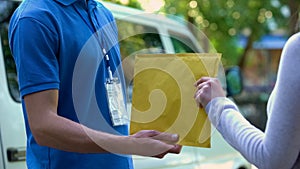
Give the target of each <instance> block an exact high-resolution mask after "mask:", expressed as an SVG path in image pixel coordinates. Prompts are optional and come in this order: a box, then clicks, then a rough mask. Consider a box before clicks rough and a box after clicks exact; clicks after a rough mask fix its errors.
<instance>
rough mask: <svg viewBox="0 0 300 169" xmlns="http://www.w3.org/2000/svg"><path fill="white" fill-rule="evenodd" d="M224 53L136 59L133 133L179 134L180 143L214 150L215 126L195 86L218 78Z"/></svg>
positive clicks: (139, 57)
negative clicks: (196, 96) (205, 79)
mask: <svg viewBox="0 0 300 169" xmlns="http://www.w3.org/2000/svg"><path fill="white" fill-rule="evenodd" d="M220 59H221V54H218V53H190V54H189V53H187V54H141V55H137V56H136V58H135V66H134V78H133V93H132V107H131V122H130V133H131V134H133V133H136V132H138V131H139V130H158V131H161V132H168V133H177V134H179V136H180V139H179V144H180V145H185V146H197V147H210V136H211V126H210V122H209V120H208V118H207V115H206V113H205V110H204V109H203V108H199V107H198V106H197V104H196V102H195V100H194V94H195V91H196V88H195V87H194V83H195V82H196V80H198V79H199V78H201V77H203V76H210V77H216V76H217V73H218V67H219V65H220Z"/></svg>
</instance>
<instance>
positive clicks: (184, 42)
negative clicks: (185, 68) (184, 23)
mask: <svg viewBox="0 0 300 169" xmlns="http://www.w3.org/2000/svg"><path fill="white" fill-rule="evenodd" d="M169 34H170V36H171V41H172V44H173V46H174V50H175V53H197V52H198V50H197V48H196V47H195V45H194V43H193V42H192V41H191V39H190V38H189V37H187V36H185V35H182V34H179V33H176V32H173V31H169Z"/></svg>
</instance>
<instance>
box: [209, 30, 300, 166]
mask: <svg viewBox="0 0 300 169" xmlns="http://www.w3.org/2000/svg"><path fill="white" fill-rule="evenodd" d="M206 112H207V113H208V116H209V119H210V120H211V122H212V123H213V125H214V126H215V127H216V128H217V130H218V131H219V132H220V133H221V134H222V135H223V137H224V139H225V140H226V141H227V142H228V143H229V144H231V145H232V146H233V147H234V148H235V149H237V150H238V151H239V152H240V153H241V154H242V155H243V156H244V157H245V158H246V159H247V160H248V161H249V162H251V163H253V164H254V165H256V166H257V167H258V168H259V169H300V155H299V152H300V33H298V34H295V35H294V36H292V37H291V38H290V39H289V40H288V41H287V43H286V45H285V47H284V49H283V51H282V55H281V60H280V64H279V70H278V77H277V81H276V85H275V88H274V90H273V92H272V94H271V96H270V98H269V101H268V108H267V112H268V121H267V126H266V130H265V132H264V133H263V132H262V131H260V130H259V129H257V128H255V127H254V126H253V125H251V124H250V123H249V122H248V121H247V120H246V119H245V118H244V117H243V116H242V115H241V114H240V113H239V110H238V108H237V106H236V105H235V104H234V103H233V102H232V101H231V100H229V99H227V98H223V97H219V98H215V99H213V100H212V101H211V102H210V103H209V104H208V105H207V106H206Z"/></svg>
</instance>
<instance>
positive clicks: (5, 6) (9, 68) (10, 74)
mask: <svg viewBox="0 0 300 169" xmlns="http://www.w3.org/2000/svg"><path fill="white" fill-rule="evenodd" d="M18 5H19V2H12V1H4V2H3V3H1V6H0V11H1V15H0V37H1V44H2V52H3V56H4V63H5V70H6V77H7V81H8V88H9V92H10V95H11V96H12V98H13V99H14V100H15V101H17V102H20V100H21V99H20V93H19V84H18V78H17V71H16V65H15V62H14V59H13V57H12V54H11V52H10V48H9V43H8V24H9V19H10V16H11V15H12V13H13V12H14V10H15V9H16V8H17V6H18Z"/></svg>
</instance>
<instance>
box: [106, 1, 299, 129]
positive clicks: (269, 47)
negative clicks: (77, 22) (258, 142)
mask: <svg viewBox="0 0 300 169" xmlns="http://www.w3.org/2000/svg"><path fill="white" fill-rule="evenodd" d="M109 1H110V2H114V3H118V4H122V5H125V6H130V7H134V8H137V9H142V10H145V11H147V12H151V13H160V14H163V15H166V16H168V17H171V18H173V19H176V20H184V21H187V22H185V23H188V24H190V25H192V26H190V29H191V30H192V31H193V32H194V33H195V36H197V38H198V40H199V43H200V44H202V46H204V50H205V51H206V52H212V51H215V50H216V51H217V52H220V53H222V63H223V66H224V67H230V66H239V67H240V69H241V71H242V75H243V83H244V85H243V92H242V93H241V94H240V95H238V96H235V97H234V100H235V101H236V102H237V103H238V105H239V107H240V109H241V112H242V113H243V114H244V116H245V117H247V118H248V120H250V121H251V122H252V123H253V124H254V125H256V126H257V127H258V128H260V129H262V130H264V129H265V122H266V118H267V117H266V112H265V110H266V104H267V100H268V97H269V95H270V92H271V91H272V89H273V87H274V84H275V82H276V74H277V68H278V64H279V59H280V54H281V51H282V48H283V46H284V44H285V42H286V40H287V39H288V37H289V36H291V35H292V34H294V33H296V32H298V29H299V5H300V0H251V1H238V0H222V1H221V0H181V1H173V0H109ZM195 29H198V30H197V31H195ZM199 30H200V31H201V32H203V33H204V34H205V35H206V36H207V38H203V35H199V33H197V32H199Z"/></svg>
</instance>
